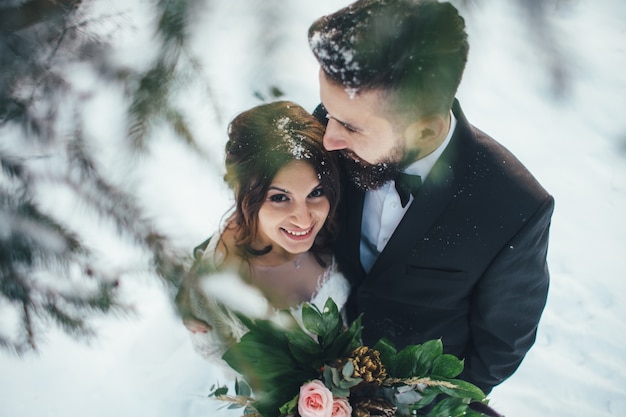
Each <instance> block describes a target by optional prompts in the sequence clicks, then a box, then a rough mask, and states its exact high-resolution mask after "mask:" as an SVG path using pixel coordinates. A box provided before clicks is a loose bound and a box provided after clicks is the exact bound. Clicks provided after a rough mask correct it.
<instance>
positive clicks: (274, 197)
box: [269, 194, 288, 203]
mask: <svg viewBox="0 0 626 417" xmlns="http://www.w3.org/2000/svg"><path fill="white" fill-rule="evenodd" d="M269 200H270V201H271V202H272V203H281V202H283V201H287V200H288V198H287V196H286V195H285V194H274V195H271V196H270V197H269Z"/></svg>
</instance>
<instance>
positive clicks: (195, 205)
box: [0, 0, 626, 417]
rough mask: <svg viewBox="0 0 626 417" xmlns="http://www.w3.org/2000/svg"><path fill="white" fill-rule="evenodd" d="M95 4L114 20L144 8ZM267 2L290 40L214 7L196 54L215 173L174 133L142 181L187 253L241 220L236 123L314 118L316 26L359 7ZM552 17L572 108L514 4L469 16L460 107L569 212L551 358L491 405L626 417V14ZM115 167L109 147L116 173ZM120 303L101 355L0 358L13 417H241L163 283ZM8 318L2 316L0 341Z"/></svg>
mask: <svg viewBox="0 0 626 417" xmlns="http://www.w3.org/2000/svg"><path fill="white" fill-rule="evenodd" d="M95 3H96V4H99V5H100V7H99V8H100V9H103V8H104V7H105V6H104V5H105V4H106V8H107V10H111V9H110V8H111V7H113V6H114V5H115V4H119V5H121V6H120V8H121V9H124V10H126V9H128V7H129V6H127V5H124V4H123V2H115V3H112V2H101V0H97V1H96V2H95ZM138 3H141V4H143V5H145V2H139V1H138ZM267 3H268V4H273V5H274V7H275V9H276V10H275V13H274V16H273V18H275V19H276V18H278V19H280V20H279V21H278V22H277V23H276V24H275V25H274V24H272V23H271V22H270V23H268V22H265V23H260V22H259V21H258V20H257V19H256V16H255V15H254V13H255V10H254V8H252V7H242V4H244V3H242V2H233V1H230V0H215V1H212V2H210V7H207V10H199V11H198V13H197V15H196V23H195V25H196V28H195V30H196V32H195V33H196V35H195V37H194V46H193V52H194V53H196V54H198V55H199V56H200V59H201V61H202V62H201V63H202V65H203V66H204V68H205V70H206V72H207V80H208V83H210V87H211V88H210V91H211V94H213V97H214V99H215V100H217V102H218V104H219V106H220V107H219V108H220V112H219V114H217V115H216V114H215V112H214V111H213V107H212V106H213V104H212V103H211V101H210V99H208V98H207V91H208V90H206V89H198V91H196V92H195V95H194V94H192V95H190V96H189V97H188V98H187V99H188V103H191V104H192V107H191V108H192V109H194V110H195V113H194V112H191V113H190V114H189V115H188V116H189V117H190V118H191V119H192V125H193V126H194V128H195V129H196V134H198V135H199V137H201V138H202V141H203V143H201V146H203V148H204V149H205V150H207V154H210V158H209V159H210V161H212V162H211V163H213V164H215V165H211V163H209V162H207V161H206V160H201V159H200V158H197V157H195V156H193V152H192V151H189V150H186V149H185V148H184V145H181V144H179V143H177V142H174V141H173V140H172V139H171V138H168V136H167V134H165V133H163V135H162V136H163V137H161V135H160V136H159V138H158V140H156V141H155V142H154V144H153V149H152V150H151V153H150V155H149V157H146V158H145V159H144V160H142V161H140V162H139V163H138V164H137V172H134V173H132V174H129V175H131V178H129V181H131V180H132V181H134V183H137V184H138V188H137V190H138V196H139V197H140V198H141V199H142V201H143V202H144V203H145V205H146V206H149V207H150V211H149V214H150V216H151V217H152V218H153V219H154V221H156V222H157V224H158V225H159V226H160V227H161V228H162V229H163V231H164V233H166V235H167V236H169V237H171V238H172V239H173V241H175V242H176V244H177V245H178V246H179V247H180V248H183V249H187V248H188V250H189V253H190V251H191V248H192V247H193V246H194V245H196V244H198V243H200V242H201V241H202V240H204V238H205V237H206V236H207V234H208V233H210V232H212V231H213V230H215V229H216V228H217V225H218V224H219V223H220V221H221V220H222V215H223V213H224V212H225V211H226V210H227V209H228V208H229V206H230V205H231V201H230V200H229V198H230V195H229V192H228V190H227V189H226V187H225V186H223V184H222V183H221V171H219V169H221V168H217V169H216V166H218V167H219V166H220V164H221V156H222V155H221V152H223V143H224V141H225V140H226V124H227V123H228V121H230V119H231V118H232V117H233V116H234V115H235V114H236V113H238V112H240V111H242V110H245V109H247V108H249V107H251V106H253V105H256V104H259V101H258V99H256V98H255V97H254V96H253V95H252V91H259V92H260V93H262V94H266V93H267V92H268V91H269V87H270V86H273V85H275V86H278V87H280V88H281V89H282V90H283V91H285V92H286V93H287V96H286V97H285V98H286V99H289V100H293V101H295V102H297V103H300V104H302V105H303V106H304V107H305V108H307V109H309V110H311V111H312V110H313V109H314V107H315V106H316V104H317V103H318V100H319V98H318V92H317V66H316V63H315V61H314V59H313V57H312V54H311V53H310V51H309V46H308V44H307V37H306V31H307V29H308V26H309V24H310V23H312V22H313V20H314V19H316V18H317V17H319V16H321V15H322V14H325V13H327V12H331V11H334V10H336V9H338V8H340V7H342V6H344V5H346V4H348V1H345V0H342V1H339V0H335V1H332V0H317V1H315V2H283V1H267ZM469 3H475V2H469ZM245 4H246V5H247V6H249V5H250V4H251V3H248V2H246V3H245ZM554 4H555V5H553V6H548V12H549V14H550V15H549V19H550V21H551V22H552V23H553V24H554V27H555V29H556V32H555V39H556V41H557V42H558V48H556V50H554V51H553V52H552V54H551V55H550V54H548V55H547V56H548V58H549V59H550V57H552V58H551V59H558V60H560V61H562V62H563V63H564V64H565V68H566V70H568V71H569V72H568V75H569V79H568V80H569V82H570V90H569V93H568V94H567V95H566V96H565V97H564V98H562V99H561V100H554V99H553V95H552V90H551V86H552V84H551V79H550V72H549V71H547V70H546V67H545V65H543V62H544V61H543V59H544V58H545V56H546V55H545V54H543V53H542V52H540V50H539V48H538V47H537V43H533V42H534V39H535V38H534V35H533V33H535V28H534V27H532V26H530V27H529V26H527V25H525V24H524V20H523V18H522V13H520V11H519V9H518V8H517V7H516V6H515V5H512V4H511V1H504V2H503V1H497V0H493V1H483V2H479V6H478V7H477V8H475V9H474V11H473V12H472V13H464V14H465V17H466V21H467V24H468V30H469V33H470V45H471V49H470V60H469V63H468V68H467V71H466V74H465V76H464V80H463V83H462V87H461V90H460V91H459V94H458V97H459V99H460V101H461V104H462V106H463V109H464V111H465V113H466V115H467V117H468V119H469V120H470V121H471V122H472V123H474V124H475V125H476V126H478V127H479V128H481V129H482V130H484V131H486V132H487V133H489V134H491V135H492V136H493V137H495V138H496V139H497V140H499V141H500V142H502V143H503V144H504V145H505V146H507V147H508V148H509V149H511V150H512V151H513V152H514V153H515V154H516V155H517V156H518V157H519V159H520V160H521V161H522V162H524V163H525V164H526V166H528V167H529V169H530V170H531V171H532V172H533V173H534V174H535V176H536V177H537V178H538V179H539V181H540V182H541V183H542V184H543V185H544V186H545V187H546V188H547V189H548V190H549V191H550V192H551V193H552V194H553V195H554V197H555V199H556V210H555V213H554V217H553V224H552V229H551V243H550V251H549V265H550V270H551V275H552V282H551V289H550V295H549V299H548V304H547V307H546V310H545V313H544V316H543V318H542V321H541V323H540V329H539V334H538V338H537V342H536V344H535V346H534V347H533V349H532V350H531V351H530V353H529V354H528V356H527V357H526V359H525V360H524V362H523V363H522V365H521V367H520V368H519V370H518V371H517V372H516V373H515V374H514V375H513V376H512V377H511V378H510V379H509V380H508V381H506V382H505V383H504V384H502V385H501V386H499V387H497V388H496V389H495V390H494V391H493V393H492V394H491V396H490V397H491V398H492V402H491V404H492V405H493V406H494V407H495V408H496V409H498V410H499V411H500V412H502V413H503V414H505V415H506V416H507V417H527V416H551V417H560V416H562V417H578V416H580V417H583V416H585V417H587V416H594V417H608V416H621V415H624V414H626V360H625V358H626V320H624V317H626V295H625V294H626V280H625V279H624V275H622V274H624V270H626V239H625V238H624V236H626V221H624V213H626V119H625V118H624V117H623V115H622V113H623V108H624V104H625V103H624V101H625V98H626V72H625V71H624V68H626V51H625V48H624V46H623V45H624V41H625V40H626V25H624V22H625V21H626V4H624V3H623V0H597V1H594V2H591V1H587V2H585V1H569V2H561V1H559V2H554ZM97 9H98V7H94V10H97ZM209 11H210V12H211V13H213V14H212V15H209ZM119 19H121V18H119ZM119 19H118V20H119ZM142 19H144V20H143V21H141V22H138V23H136V24H132V25H120V26H119V27H117V28H116V33H115V36H112V38H113V39H114V40H116V39H117V40H120V39H121V40H123V42H121V41H120V51H119V55H118V58H119V59H120V60H123V61H124V62H128V63H129V65H133V62H132V61H133V57H134V56H146V52H145V51H142V44H145V43H146V42H149V39H150V36H149V35H146V33H144V32H142V30H144V28H145V26H146V25H147V24H146V22H145V17H142ZM122 20H123V21H124V22H125V21H128V22H132V21H133V19H132V16H131V17H124V18H123V19H122ZM270 26H271V28H270ZM269 29H272V30H273V31H274V32H273V34H272V36H273V38H272V39H273V40H274V44H273V45H274V46H273V48H272V49H270V50H264V51H262V52H259V51H258V45H257V44H256V43H257V42H258V38H259V36H260V34H263V33H264V31H265V30H269ZM103 30H104V29H103ZM133 48H134V49H133ZM137 66H138V67H143V66H145V62H137ZM81 88H87V87H81ZM112 95H114V94H112V93H110V92H109V93H107V92H103V93H102V96H100V97H99V98H98V97H96V98H94V100H93V102H92V105H91V107H89V106H88V107H87V108H92V109H98V113H99V114H98V116H99V117H100V116H101V115H102V116H104V117H100V119H99V120H100V122H99V124H98V126H99V129H100V130H102V131H106V130H107V129H108V131H109V132H115V134H120V132H122V130H121V129H120V127H119V123H115V122H112V123H103V121H108V120H111V121H116V120H118V119H119V118H118V117H117V116H116V115H114V114H111V115H107V114H106V113H105V114H103V112H105V111H106V108H107V107H108V108H112V107H113V106H103V105H102V103H107V102H108V101H110V100H114V98H113V97H109V96H112ZM103 100H106V101H103ZM96 119H97V118H96ZM94 134H95V133H94ZM114 142H119V140H115V141H114ZM111 143H113V142H111ZM105 145H106V141H105V140H102V141H101V142H100V143H99V147H102V146H105ZM114 154H115V152H114V151H112V150H111V149H103V155H104V156H103V158H104V157H109V155H110V157H111V158H113V155H114ZM107 241H109V240H107ZM104 252H105V253H108V252H110V253H115V252H116V251H115V250H108V251H107V250H106V248H105V249H104ZM122 289H123V292H124V296H125V297H126V299H128V300H129V302H131V303H132V304H133V305H134V306H135V307H136V314H135V315H133V316H131V317H121V318H120V317H117V318H106V319H101V320H99V321H98V322H97V323H96V326H97V330H98V337H97V338H96V339H95V340H93V341H92V342H91V343H90V344H86V343H79V342H75V341H73V340H72V339H70V338H68V337H67V336H65V335H64V334H62V333H61V332H60V331H58V330H56V329H54V328H51V329H49V330H48V332H47V340H46V341H45V343H44V344H42V345H41V346H40V347H41V352H40V353H39V354H33V353H30V354H27V355H25V356H24V357H23V358H15V357H13V356H11V355H9V354H7V353H6V352H0V416H2V417H5V416H6V417H18V416H19V417H74V416H77V417H78V416H81V417H82V416H89V417H100V416H102V417H105V416H106V417H110V416H116V417H137V416H142V417H143V416H155V417H166V416H167V417H172V416H177V417H200V416H202V417H213V416H222V415H224V416H233V415H235V416H236V415H238V412H237V411H235V412H233V411H227V410H224V409H219V410H218V407H219V405H220V404H217V403H216V402H215V401H214V400H211V399H208V398H205V397H206V394H207V393H208V392H209V390H210V387H211V385H213V384H214V383H217V382H223V381H225V379H226V377H225V375H224V372H223V370H222V369H220V368H217V367H215V366H212V365H211V364H209V363H207V362H206V361H205V360H203V359H202V358H201V357H200V356H199V355H197V354H196V353H195V352H194V350H193V348H192V345H191V342H190V338H189V336H188V334H187V331H186V329H185V328H184V326H183V325H182V324H181V323H180V321H179V319H178V317H177V316H176V315H175V313H174V310H173V308H172V306H171V304H170V302H169V300H168V298H167V294H166V292H165V291H164V288H163V287H162V285H161V284H159V283H158V282H155V280H154V279H152V278H151V277H144V276H141V275H140V274H135V275H133V276H127V277H126V278H125V279H123V280H122ZM0 307H3V306H0ZM0 311H3V310H0ZM6 319H7V317H6V316H4V314H3V315H2V316H0V327H2V326H4V323H5V320H6Z"/></svg>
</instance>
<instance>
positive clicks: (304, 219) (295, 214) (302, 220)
mask: <svg viewBox="0 0 626 417" xmlns="http://www.w3.org/2000/svg"><path fill="white" fill-rule="evenodd" d="M311 219H312V215H311V210H310V208H309V205H308V204H307V203H304V202H303V203H296V204H295V205H294V208H293V211H292V212H291V221H292V223H293V224H294V225H296V226H298V227H301V228H303V229H306V228H308V227H310V226H311Z"/></svg>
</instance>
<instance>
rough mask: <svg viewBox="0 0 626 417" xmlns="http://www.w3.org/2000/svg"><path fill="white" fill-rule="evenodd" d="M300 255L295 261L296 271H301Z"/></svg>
mask: <svg viewBox="0 0 626 417" xmlns="http://www.w3.org/2000/svg"><path fill="white" fill-rule="evenodd" d="M300 255H301V254H298V255H296V257H295V259H294V260H293V264H294V266H295V267H296V269H300Z"/></svg>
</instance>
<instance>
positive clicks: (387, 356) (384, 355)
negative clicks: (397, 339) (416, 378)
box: [374, 337, 398, 378]
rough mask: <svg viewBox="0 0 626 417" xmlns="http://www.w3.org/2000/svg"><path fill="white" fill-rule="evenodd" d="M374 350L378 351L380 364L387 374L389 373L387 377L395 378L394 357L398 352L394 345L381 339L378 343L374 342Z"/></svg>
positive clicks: (387, 340)
mask: <svg viewBox="0 0 626 417" xmlns="http://www.w3.org/2000/svg"><path fill="white" fill-rule="evenodd" d="M374 350H376V351H378V354H379V355H380V361H381V362H382V364H383V366H384V367H385V369H386V370H387V372H389V375H390V376H393V377H394V378H395V377H397V376H396V375H395V369H396V355H397V354H398V351H397V350H396V347H395V346H394V344H393V343H392V342H391V341H390V340H389V339H387V338H385V337H383V338H381V339H380V340H379V341H378V342H376V344H375V345H374Z"/></svg>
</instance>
